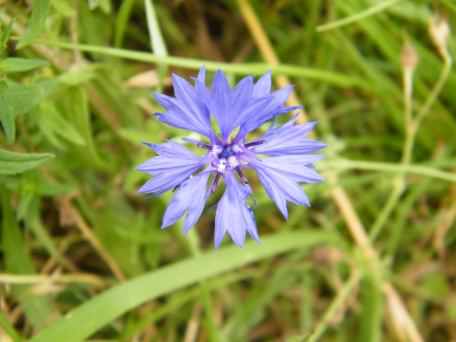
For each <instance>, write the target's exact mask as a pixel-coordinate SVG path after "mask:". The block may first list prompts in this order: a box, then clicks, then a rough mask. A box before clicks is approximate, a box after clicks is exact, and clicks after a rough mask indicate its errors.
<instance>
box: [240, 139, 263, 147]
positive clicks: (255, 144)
mask: <svg viewBox="0 0 456 342" xmlns="http://www.w3.org/2000/svg"><path fill="white" fill-rule="evenodd" d="M262 143H264V140H256V141H251V142H249V143H247V144H245V145H244V146H245V147H247V148H249V147H253V146H257V145H261V144H262Z"/></svg>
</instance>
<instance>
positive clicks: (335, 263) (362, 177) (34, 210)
mask: <svg viewBox="0 0 456 342" xmlns="http://www.w3.org/2000/svg"><path fill="white" fill-rule="evenodd" d="M0 5H1V6H0V51H1V56H0V75H1V76H0V77H1V80H0V122H1V126H2V133H0V206H1V211H0V217H1V226H0V308H1V310H0V340H2V341H3V340H5V341H22V340H24V339H31V340H32V341H45V342H49V341H82V340H90V339H92V340H104V341H108V340H112V341H149V340H150V341H277V340H279V341H282V340H284V341H351V340H354V339H355V340H357V341H395V340H399V341H450V340H456V329H455V327H456V283H455V279H456V269H455V267H454V265H455V262H456V254H455V251H456V249H455V247H456V225H455V223H454V221H455V218H456V174H455V169H456V164H455V163H456V160H455V157H454V156H455V150H456V139H455V132H456V115H455V112H456V97H455V96H454V94H455V93H456V71H454V70H453V69H452V59H451V56H452V55H454V52H455V47H456V39H455V36H454V35H451V32H450V27H451V26H452V25H454V24H455V19H454V18H455V15H456V5H455V4H454V2H453V1H452V0H441V1H431V0H416V1H411V0H403V1H400V0H383V1H376V0H349V1H299V0H268V1H260V0H251V1H248V0H237V1H235V0H231V1H230V0H221V1H198V0H188V1H181V0H172V1H158V0H156V1H152V0H144V1H143V0H136V1H135V0H124V1H114V0H88V1H87V0H33V1H31V0H30V1H26V0H22V1H8V0H0ZM201 65H204V66H205V67H206V68H207V70H208V71H210V72H213V71H215V70H217V69H222V70H224V71H225V72H226V73H227V74H228V75H229V76H230V77H231V78H232V80H233V81H234V80H237V79H239V78H240V77H241V76H242V75H246V74H253V75H256V76H258V75H260V74H262V73H264V72H266V71H268V70H272V72H273V76H274V77H275V80H276V81H277V86H283V85H286V84H287V83H289V82H291V83H292V84H293V85H294V86H295V93H294V96H293V97H292V98H290V103H300V104H303V105H304V106H305V108H306V113H305V115H302V116H301V121H304V120H318V122H319V125H318V126H317V135H318V137H319V139H321V140H323V141H324V142H326V143H327V144H328V147H327V148H326V149H325V159H324V160H323V161H321V162H319V163H318V169H319V171H320V172H322V173H323V174H324V175H325V178H326V181H325V182H324V183H322V184H319V185H311V186H306V187H305V190H306V192H307V193H308V194H309V196H310V198H311V201H312V208H304V207H296V206H291V207H290V215H289V219H288V221H284V220H283V218H282V217H281V216H280V214H279V212H278V211H277V209H276V208H275V207H274V204H273V203H272V202H271V201H270V200H269V199H268V198H267V196H266V194H265V193H264V192H263V191H262V190H261V187H260V186H258V184H255V183H254V184H253V186H254V188H255V189H256V197H255V213H256V217H257V224H258V227H259V230H260V234H261V237H262V242H261V243H259V244H257V243H255V242H254V241H250V242H248V243H247V244H246V245H245V246H244V247H243V248H239V247H236V246H233V245H232V243H230V242H228V241H227V239H226V241H225V243H224V244H223V246H222V247H221V248H220V249H218V250H216V249H214V248H213V243H212V241H213V224H214V222H213V220H214V206H213V205H212V206H211V205H210V204H209V208H208V209H207V210H206V211H205V213H204V214H203V218H202V220H201V221H200V223H199V224H198V227H197V229H193V230H192V232H191V233H190V234H189V235H188V236H184V235H183V234H181V232H180V229H179V227H173V228H171V229H169V230H166V231H162V230H160V228H159V227H160V221H161V216H162V214H163V211H164V208H165V205H166V203H168V202H169V200H170V197H171V195H170V194H166V195H164V196H161V197H154V198H144V197H143V196H141V195H140V194H138V193H137V189H138V188H139V186H140V185H141V184H142V183H143V182H144V181H145V180H146V178H147V177H146V176H145V175H144V174H142V173H139V172H138V171H136V169H135V168H136V166H137V165H138V164H140V163H141V162H143V161H144V160H146V159H148V158H150V157H151V156H152V154H151V152H150V150H149V149H147V148H145V146H144V145H142V144H141V143H142V142H145V141H146V142H153V143H160V142H163V141H165V140H167V139H174V138H181V137H183V136H184V134H185V132H183V131H179V130H177V129H173V128H170V127H168V126H165V125H163V124H162V123H160V122H158V120H156V119H155V118H154V116H153V115H152V113H154V112H156V111H157V110H159V109H160V108H159V106H158V104H157V103H156V102H155V101H154V100H153V98H152V97H151V96H150V95H151V92H153V91H157V90H159V91H164V92H167V93H171V92H172V89H171V87H170V75H171V73H172V72H176V73H179V74H181V75H185V76H186V77H189V78H190V77H192V76H194V75H195V73H196V71H197V69H199V68H200V66H201ZM283 119H284V120H285V119H286V118H283ZM212 203H215V202H212Z"/></svg>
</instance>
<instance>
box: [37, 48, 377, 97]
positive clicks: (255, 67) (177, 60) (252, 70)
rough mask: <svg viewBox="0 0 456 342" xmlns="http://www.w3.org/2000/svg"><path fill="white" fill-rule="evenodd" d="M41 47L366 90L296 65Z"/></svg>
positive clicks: (356, 82)
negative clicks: (224, 61)
mask: <svg viewBox="0 0 456 342" xmlns="http://www.w3.org/2000/svg"><path fill="white" fill-rule="evenodd" d="M42 44H45V45H50V46H56V47H60V48H62V49H70V50H79V51H85V52H92V53H98V54H102V55H106V56H112V57H118V58H124V59H129V60H135V61H140V62H147V63H157V64H163V65H170V66H175V67H181V68H185V69H194V70H198V69H199V68H200V67H201V66H202V65H204V66H205V67H206V69H207V70H209V71H216V70H218V69H220V70H224V71H225V72H228V73H233V74H238V75H262V74H264V73H265V72H267V71H272V72H275V73H277V74H283V75H288V76H293V77H302V78H308V79H314V80H319V81H323V82H328V83H332V84H334V85H337V86H340V87H352V86H354V87H362V88H369V86H368V85H367V84H366V83H365V82H364V81H363V80H361V79H358V78H355V77H351V76H346V75H343V74H340V73H336V72H333V71H327V70H322V69H315V68H304V67H300V66H297V65H290V64H280V65H277V66H272V65H270V64H266V63H222V62H214V61H209V60H201V59H194V58H183V57H174V56H167V57H160V56H157V55H155V54H151V53H147V52H140V51H132V50H126V49H117V48H109V47H104V46H95V45H84V44H71V43H64V42H45V43H44V42H43V43H42Z"/></svg>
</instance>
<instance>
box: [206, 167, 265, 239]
mask: <svg viewBox="0 0 456 342" xmlns="http://www.w3.org/2000/svg"><path fill="white" fill-rule="evenodd" d="M224 179H225V186H226V188H225V192H224V194H223V196H222V198H221V199H220V201H219V203H218V205H217V212H216V215H215V236H214V244H215V246H216V247H219V246H220V244H221V242H222V240H223V237H224V236H225V233H228V234H229V235H230V237H231V239H232V240H233V242H234V243H235V244H236V245H238V246H242V245H243V244H244V241H245V234H246V232H247V233H249V235H250V236H251V237H253V238H254V239H255V240H257V241H258V240H259V236H258V232H257V229H256V223H255V219H254V217H253V214H252V212H251V210H250V209H249V208H248V207H247V205H246V202H245V201H246V199H247V197H248V196H249V195H250V193H251V190H250V187H248V186H246V185H241V184H240V183H239V182H238V181H237V180H236V178H235V176H234V175H233V174H232V173H231V172H227V173H226V174H225V178H224Z"/></svg>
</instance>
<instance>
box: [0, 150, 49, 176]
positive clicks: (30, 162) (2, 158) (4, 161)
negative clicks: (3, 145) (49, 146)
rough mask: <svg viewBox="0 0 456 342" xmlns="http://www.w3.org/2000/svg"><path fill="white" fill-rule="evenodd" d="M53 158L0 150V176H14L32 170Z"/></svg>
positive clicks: (45, 154) (44, 155)
mask: <svg viewBox="0 0 456 342" xmlns="http://www.w3.org/2000/svg"><path fill="white" fill-rule="evenodd" d="M53 157H54V155H53V154H50V153H18V152H11V151H6V150H3V149H0V175H15V174H18V173H22V172H25V171H28V170H31V169H34V168H36V167H38V166H39V165H41V164H43V163H44V162H45V161H47V160H49V159H50V158H53Z"/></svg>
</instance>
